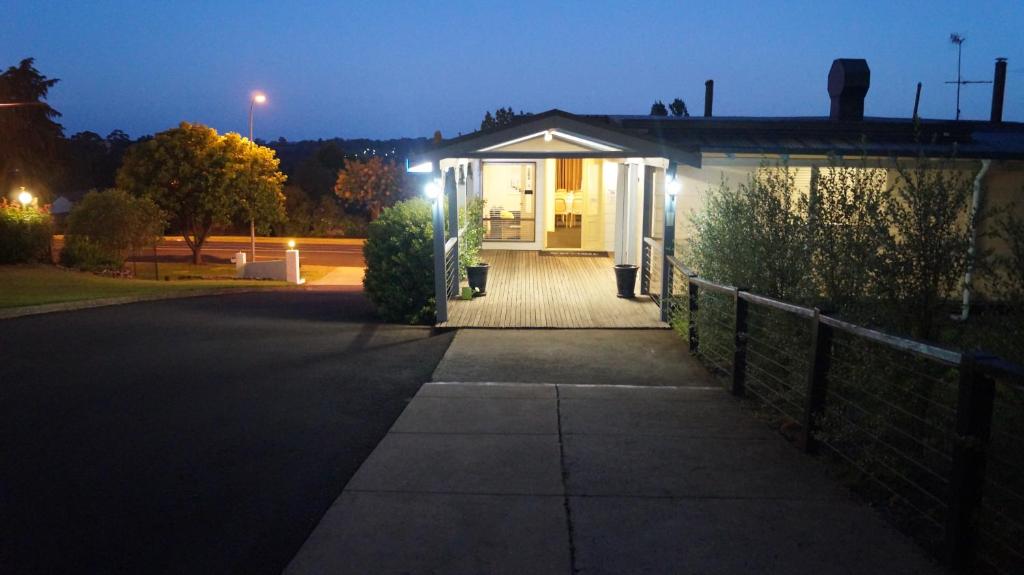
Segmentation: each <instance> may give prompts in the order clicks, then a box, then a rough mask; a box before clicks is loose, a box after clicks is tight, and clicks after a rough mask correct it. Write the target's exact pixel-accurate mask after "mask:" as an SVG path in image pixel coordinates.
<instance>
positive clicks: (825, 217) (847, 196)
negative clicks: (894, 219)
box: [807, 158, 891, 319]
mask: <svg viewBox="0 0 1024 575" xmlns="http://www.w3.org/2000/svg"><path fill="white" fill-rule="evenodd" d="M815 173H816V176H817V177H816V178H815V179H814V182H813V183H812V186H811V192H810V197H809V199H808V206H807V211H808V216H807V218H808V234H809V238H810V246H811V257H812V259H813V261H814V265H813V266H812V269H811V272H812V276H813V280H814V283H815V289H816V291H817V293H818V295H819V296H820V297H821V298H822V299H823V300H824V302H826V304H827V307H828V308H834V309H842V310H844V311H846V312H847V313H848V314H850V313H853V311H854V310H853V308H854V307H863V309H861V310H857V312H856V315H857V316H861V317H862V318H863V319H868V318H867V317H863V314H864V313H866V312H868V311H869V310H870V309H872V308H875V309H877V306H871V305H870V301H869V300H872V299H877V295H878V289H879V286H881V285H883V284H884V283H885V282H886V281H887V278H886V276H885V272H886V269H885V267H886V266H885V260H884V257H885V254H884V253H883V250H882V248H883V247H884V246H885V245H887V244H888V243H889V242H890V241H891V231H890V222H889V220H888V217H887V215H886V213H885V205H886V198H887V197H888V195H889V193H888V188H887V179H888V178H887V175H886V172H885V170H882V169H873V168H871V167H870V166H868V164H867V161H866V160H865V159H862V160H861V161H860V163H859V164H845V163H843V162H842V161H840V160H838V159H836V158H832V159H830V162H829V166H828V167H827V168H823V169H821V170H816V172H815ZM862 303H863V304H868V305H865V306H860V304H862Z"/></svg>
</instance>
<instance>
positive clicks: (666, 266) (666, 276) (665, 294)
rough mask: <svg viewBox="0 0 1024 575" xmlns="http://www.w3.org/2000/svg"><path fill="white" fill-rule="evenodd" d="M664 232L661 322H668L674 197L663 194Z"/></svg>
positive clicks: (673, 246) (672, 253) (673, 243)
mask: <svg viewBox="0 0 1024 575" xmlns="http://www.w3.org/2000/svg"><path fill="white" fill-rule="evenodd" d="M664 219H665V221H664V224H665V231H664V233H663V237H662V243H661V253H662V256H661V321H664V322H667V321H668V320H669V315H670V314H669V305H670V302H671V300H672V264H671V263H669V261H668V258H670V257H672V256H674V255H676V196H675V194H670V193H668V191H667V190H666V192H665V212H664Z"/></svg>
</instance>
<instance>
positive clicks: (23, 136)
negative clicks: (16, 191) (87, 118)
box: [0, 58, 64, 193]
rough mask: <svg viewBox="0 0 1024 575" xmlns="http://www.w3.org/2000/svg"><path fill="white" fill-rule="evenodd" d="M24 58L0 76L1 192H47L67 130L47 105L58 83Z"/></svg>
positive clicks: (58, 115) (56, 113) (30, 60)
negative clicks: (19, 189) (20, 189)
mask: <svg viewBox="0 0 1024 575" xmlns="http://www.w3.org/2000/svg"><path fill="white" fill-rule="evenodd" d="M34 62H35V60H34V59H33V58H25V59H24V60H22V61H21V63H19V64H18V65H17V66H11V67H10V68H8V69H7V70H6V71H5V72H4V73H2V74H0V104H5V105H4V106H2V107H0V190H2V191H3V192H7V191H8V190H10V189H11V188H12V187H14V186H16V185H19V186H22V185H23V186H26V187H30V186H31V187H33V188H34V189H35V191H36V193H40V192H44V191H45V186H46V183H47V182H49V181H51V180H52V179H53V177H54V175H55V174H54V171H55V166H56V165H57V161H56V160H57V159H58V154H59V150H60V144H61V139H62V138H63V137H64V128H63V127H62V126H61V125H60V124H58V123H57V122H56V119H57V118H59V117H60V112H58V111H57V110H54V109H53V108H52V107H50V105H49V104H47V103H46V102H45V100H46V96H47V93H48V92H49V91H50V88H52V87H53V86H54V85H56V84H57V82H59V80H57V79H56V78H47V77H46V76H44V75H42V74H40V73H39V71H38V70H36V69H35V67H34V66H33V63H34Z"/></svg>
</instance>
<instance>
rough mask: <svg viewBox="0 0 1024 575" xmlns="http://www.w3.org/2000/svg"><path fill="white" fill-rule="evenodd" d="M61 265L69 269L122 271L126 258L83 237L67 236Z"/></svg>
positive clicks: (62, 251) (61, 252)
mask: <svg viewBox="0 0 1024 575" xmlns="http://www.w3.org/2000/svg"><path fill="white" fill-rule="evenodd" d="M60 263H61V265H63V266H66V267H69V268H78V269H81V270H90V271H102V270H111V269H120V268H121V266H122V265H124V258H123V257H121V255H120V254H118V253H116V252H111V251H110V250H108V249H106V248H104V247H102V246H100V245H99V244H97V243H95V242H93V241H91V240H89V238H86V237H83V236H66V239H65V240H64V248H63V249H61V251H60Z"/></svg>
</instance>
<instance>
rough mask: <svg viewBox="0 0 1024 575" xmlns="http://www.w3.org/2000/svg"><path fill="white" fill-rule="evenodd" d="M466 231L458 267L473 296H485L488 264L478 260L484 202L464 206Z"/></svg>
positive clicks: (463, 235) (460, 247)
mask: <svg viewBox="0 0 1024 575" xmlns="http://www.w3.org/2000/svg"><path fill="white" fill-rule="evenodd" d="M465 227H466V231H465V232H463V234H462V243H461V245H460V246H459V265H460V266H461V267H462V268H463V275H464V277H466V279H467V280H468V282H469V287H470V288H471V289H472V290H473V295H474V296H484V295H487V271H488V270H489V269H490V264H488V263H487V262H485V261H482V260H481V259H480V248H481V246H482V245H483V240H484V202H483V200H481V199H472V200H470V201H469V202H468V203H467V204H466V210H465Z"/></svg>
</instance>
